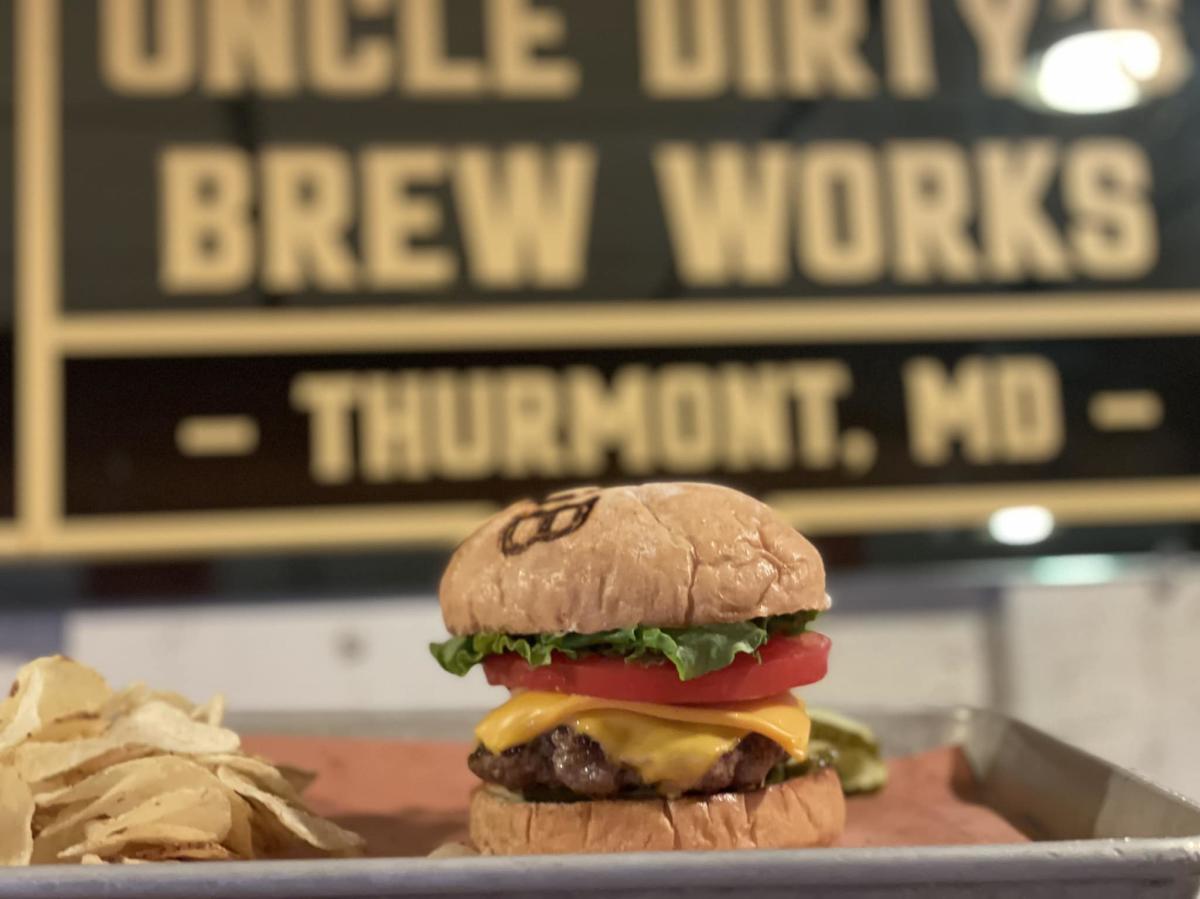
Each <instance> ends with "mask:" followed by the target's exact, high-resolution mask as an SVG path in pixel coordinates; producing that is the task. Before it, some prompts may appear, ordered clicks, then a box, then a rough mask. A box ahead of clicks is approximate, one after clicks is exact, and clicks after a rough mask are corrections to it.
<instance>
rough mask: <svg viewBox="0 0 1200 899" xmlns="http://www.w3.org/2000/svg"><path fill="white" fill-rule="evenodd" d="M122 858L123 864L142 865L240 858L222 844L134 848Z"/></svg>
mask: <svg viewBox="0 0 1200 899" xmlns="http://www.w3.org/2000/svg"><path fill="white" fill-rule="evenodd" d="M128 853H129V854H123V855H122V856H121V857H120V862H121V864H124V865H140V864H145V863H146V862H211V861H229V860H231V859H236V858H238V857H239V856H238V854H237V853H236V852H231V851H230V850H229V849H226V848H225V847H224V846H222V845H221V844H220V843H191V844H189V845H186V846H145V847H132V848H131V849H129V850H128Z"/></svg>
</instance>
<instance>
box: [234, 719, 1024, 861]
mask: <svg viewBox="0 0 1200 899" xmlns="http://www.w3.org/2000/svg"><path fill="white" fill-rule="evenodd" d="M243 742H244V743H245V746H246V748H247V749H248V750H249V751H250V752H255V753H258V754H259V755H263V756H266V757H267V758H269V759H271V760H273V761H276V762H283V763H287V764H291V765H297V766H299V767H302V768H308V769H309V770H311V771H315V772H316V773H317V779H316V780H315V781H314V782H313V785H312V786H311V787H309V789H308V791H307V793H306V796H307V798H308V800H309V802H310V804H311V805H312V807H313V809H314V810H315V811H317V812H320V813H321V814H324V815H328V816H329V817H332V818H334V819H336V820H337V821H338V822H339V823H341V824H343V825H344V826H346V827H349V828H351V829H353V830H356V831H358V832H359V833H361V834H362V835H363V836H364V837H366V839H367V847H368V854H370V855H373V856H401V855H427V854H428V853H429V852H431V851H432V850H433V849H435V848H437V847H438V846H440V845H442V844H443V843H445V842H447V841H451V840H461V841H465V840H466V838H467V827H466V808H467V797H468V795H469V794H470V791H471V788H472V787H474V786H475V785H476V784H477V783H478V781H477V780H476V779H475V776H474V775H473V774H471V772H470V771H469V770H467V764H466V760H467V754H468V752H469V751H470V746H468V745H467V744H464V743H425V742H411V741H399V740H356V739H340V738H316V737H294V736H249V737H247V738H246V739H245V740H244V741H243ZM889 769H890V780H889V783H888V785H887V787H886V788H885V789H884V790H882V791H881V792H880V793H878V794H876V795H873V796H858V797H854V798H852V799H851V800H850V801H849V803H848V807H847V818H846V832H845V834H844V835H843V837H842V840H841V843H840V845H843V846H936V845H952V844H960V845H961V844H980V843H1017V842H1025V841H1026V840H1027V839H1028V838H1027V837H1026V836H1025V835H1024V834H1022V833H1021V832H1020V831H1019V830H1017V829H1016V828H1015V827H1013V826H1012V825H1011V824H1009V823H1008V821H1006V820H1005V819H1004V818H1003V817H1001V816H1000V815H999V814H998V813H996V812H995V811H993V810H992V809H990V808H988V807H987V806H986V805H984V804H983V803H982V802H981V801H980V800H979V797H978V790H977V787H976V785H975V783H974V781H973V779H972V777H971V774H970V772H969V771H968V769H967V765H966V760H965V759H964V758H963V755H962V752H961V751H960V750H959V749H957V748H955V747H949V746H947V747H944V748H941V749H935V750H932V751H930V752H923V753H920V754H918V755H912V756H906V757H904V758H897V759H892V760H891V761H890V762H889Z"/></svg>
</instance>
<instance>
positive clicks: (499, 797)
mask: <svg viewBox="0 0 1200 899" xmlns="http://www.w3.org/2000/svg"><path fill="white" fill-rule="evenodd" d="M845 823H846V801H845V799H844V798H843V796H842V785H841V783H840V782H839V781H838V776H837V772H836V771H834V770H833V769H832V768H825V769H822V770H820V771H815V772H813V773H812V774H807V775H805V776H804V777H795V778H792V779H791V780H788V781H784V782H783V783H780V784H775V785H774V786H770V787H767V788H765V789H762V790H755V791H754V792H751V793H718V794H717V795H715V796H704V797H699V796H688V797H684V798H682V799H606V800H598V801H593V802H586V801H585V802H524V801H522V800H521V799H518V798H516V797H513V796H512V794H509V793H504V792H501V791H498V790H496V789H494V788H489V787H487V786H481V787H478V788H477V789H476V790H475V792H474V793H473V794H472V795H471V840H472V842H474V844H475V846H476V847H477V848H478V849H479V851H480V852H482V853H483V854H484V855H542V854H549V853H564V852H657V851H662V850H667V849H798V848H803V847H807V846H828V845H829V844H830V843H832V842H833V841H834V840H836V839H837V838H838V836H839V835H840V834H841V832H842V827H843V826H844V825H845Z"/></svg>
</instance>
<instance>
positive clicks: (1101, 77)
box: [1022, 28, 1162, 115]
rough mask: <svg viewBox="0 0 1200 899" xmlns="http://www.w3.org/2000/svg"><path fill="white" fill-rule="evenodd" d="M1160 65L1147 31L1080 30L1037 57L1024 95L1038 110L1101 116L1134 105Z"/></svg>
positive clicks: (1158, 53) (1154, 40)
mask: <svg viewBox="0 0 1200 899" xmlns="http://www.w3.org/2000/svg"><path fill="white" fill-rule="evenodd" d="M1161 65H1162V48H1161V47H1160V46H1159V43H1158V39H1157V38H1156V37H1155V36H1154V35H1153V34H1151V33H1150V32H1148V31H1140V30H1138V29H1125V28H1121V29H1104V30H1099V31H1084V32H1080V33H1078V34H1072V35H1070V36H1069V37H1065V38H1063V39H1062V40H1060V41H1058V42H1057V43H1055V44H1052V45H1051V46H1050V47H1049V48H1048V49H1047V50H1046V51H1045V52H1044V53H1042V54H1041V55H1040V56H1039V57H1037V58H1035V59H1034V61H1033V65H1032V67H1031V70H1030V77H1028V78H1027V79H1026V83H1025V85H1024V89H1023V91H1022V96H1023V99H1025V100H1026V102H1029V103H1031V104H1032V105H1034V106H1037V107H1039V108H1041V109H1045V110H1049V111H1051V112H1060V113H1066V114H1068V115H1099V114H1103V113H1107V112H1117V111H1119V110H1122V109H1129V108H1131V107H1133V106H1137V105H1138V104H1139V103H1141V102H1143V101H1144V100H1146V99H1147V98H1148V94H1147V91H1146V85H1147V84H1148V83H1149V82H1150V81H1151V80H1152V79H1153V78H1154V77H1155V76H1156V75H1157V74H1158V71H1159V68H1160V66H1161Z"/></svg>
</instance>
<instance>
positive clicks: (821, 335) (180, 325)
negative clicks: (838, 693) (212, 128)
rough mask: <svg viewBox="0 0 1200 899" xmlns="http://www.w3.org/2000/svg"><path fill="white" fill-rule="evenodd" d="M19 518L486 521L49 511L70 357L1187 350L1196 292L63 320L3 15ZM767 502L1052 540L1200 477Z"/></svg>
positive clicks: (20, 61) (65, 532)
mask: <svg viewBox="0 0 1200 899" xmlns="http://www.w3.org/2000/svg"><path fill="white" fill-rule="evenodd" d="M15 4H16V5H15V7H14V16H15V19H16V21H15V23H14V29H13V33H14V35H15V40H16V47H15V63H16V65H15V72H14V83H15V88H14V90H15V97H14V102H15V119H14V123H15V128H14V141H15V153H14V160H15V178H16V195H15V216H14V219H15V221H14V224H15V226H16V227H15V229H14V235H15V236H14V240H15V262H16V265H15V270H14V288H15V298H16V303H15V307H16V312H17V315H16V320H15V334H16V341H15V343H16V365H15V372H16V376H17V377H16V380H17V384H16V394H17V395H16V408H17V415H16V425H17V435H16V449H17V452H16V465H17V472H18V474H19V482H18V484H17V485H16V487H17V490H16V520H15V524H14V525H13V526H12V527H11V528H10V527H8V526H7V525H0V556H12V555H53V556H90V557H105V558H111V557H136V556H147V555H163V554H186V553H190V552H248V551H265V550H280V549H287V548H297V549H298V548H305V549H311V548H330V549H333V548H339V547H340V548H348V547H365V546H396V545H438V546H442V545H449V544H452V543H454V542H456V541H458V540H459V539H461V538H462V537H463V536H465V535H466V534H467V533H469V531H470V530H471V528H472V527H474V525H475V524H476V523H477V522H478V521H479V519H480V518H482V517H483V516H485V515H487V514H489V513H490V512H491V511H493V510H494V509H495V508H496V507H495V505H494V504H491V503H486V502H483V503H421V504H379V505H366V506H336V507H335V506H302V507H291V508H288V509H286V510H282V509H281V510H263V509H245V510H236V511H228V512H182V513H155V514H132V515H112V516H75V517H70V516H67V515H66V514H65V509H64V507H63V480H64V470H63V466H64V452H63V449H64V448H63V413H64V411H65V406H64V401H65V397H64V393H63V363H64V361H65V360H66V359H67V358H89V357H90V358H96V357H122V356H131V357H134V358H137V357H139V356H148V355H153V356H160V355H166V356H198V355H206V356H222V355H231V354H243V353H255V354H280V353H304V352H332V351H342V352H344V351H358V352H370V351H378V350H385V349H386V350H391V351H395V350H397V349H402V348H404V349H410V348H411V349H414V350H428V349H433V348H442V349H448V348H458V349H469V348H482V347H509V348H515V347H521V348H530V349H531V348H538V347H547V346H551V347H563V346H570V347H584V346H592V347H610V346H611V347H615V346H647V345H660V346H681V345H708V346H715V345H735V344H755V343H758V344H767V343H781V342H787V341H789V340H803V341H804V342H806V343H836V342H850V341H857V342H871V343H878V342H898V341H906V340H914V341H915V340H929V341H939V340H953V339H962V338H974V339H978V338H979V337H981V336H985V337H986V338H988V339H1013V338H1019V337H1025V338H1071V337H1079V338H1083V337H1104V336H1110V337H1111V336H1127V337H1137V336H1151V335H1171V334H1175V335H1180V334H1189V335H1190V334H1200V291H1173V290H1165V291H1146V290H1136V291H1120V290H1109V291H1096V292H1047V293H1046V294H1044V295H1042V296H1041V297H1038V298H1032V299H1031V298H1030V295H1029V294H1028V293H1022V294H1005V293H987V294H966V295H924V296H912V297H903V298H897V297H895V296H889V297H887V298H880V299H871V300H869V306H868V305H867V302H864V301H865V299H866V298H846V299H831V298H812V299H803V300H801V299H797V298H791V299H780V300H763V299H724V300H721V299H716V300H694V301H690V302H687V303H681V302H679V301H649V302H647V303H636V302H631V301H612V302H587V303H574V302H548V303H545V304H506V305H496V306H486V307H484V308H480V307H479V306H470V307H460V308H458V309H449V310H441V311H438V310H433V311H431V310H428V309H395V308H379V307H373V308H357V309H353V310H335V311H326V310H310V309H303V310H301V309H289V310H278V311H270V312H263V311H259V310H242V311H220V312H186V313H172V312H161V313H113V314H92V313H89V314H81V313H72V314H64V312H63V304H62V227H61V225H62V222H61V215H62V213H61V200H62V197H61V191H62V178H61V171H62V170H61V166H62V120H61V116H62V98H61V78H62V69H61V25H62V4H61V2H60V0H15ZM766 498H767V500H768V501H769V502H771V503H772V504H774V505H776V506H778V507H779V509H780V511H781V512H782V513H783V514H784V516H785V517H787V518H788V519H790V520H791V521H793V523H795V524H798V525H800V526H802V527H804V528H805V530H806V531H807V532H809V533H811V534H823V533H839V532H840V533H846V532H853V531H855V530H858V529H860V528H862V527H863V526H869V529H870V530H875V531H878V530H922V529H927V528H936V527H961V526H976V525H980V524H982V523H983V522H985V521H986V520H987V517H988V515H990V514H991V512H993V511H994V510H995V509H996V508H998V507H1000V506H1005V505H1023V504H1030V503H1036V504H1039V505H1043V506H1046V507H1047V508H1049V509H1050V510H1051V512H1053V513H1054V514H1055V516H1056V518H1057V519H1058V520H1059V521H1060V522H1062V523H1064V524H1099V523H1118V522H1123V523H1149V522H1169V521H1192V520H1195V519H1196V517H1197V511H1196V510H1197V509H1200V476H1195V477H1193V476H1188V477H1178V478H1146V479H1127V480H1100V479H1097V480H1080V481H1031V482H1016V483H1000V484H997V483H983V484H978V483H976V484H956V485H935V486H912V487H904V486H897V487H886V488H843V489H836V490H807V491H806V490H782V491H778V492H775V493H772V494H770V495H768V496H767V497H766Z"/></svg>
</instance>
